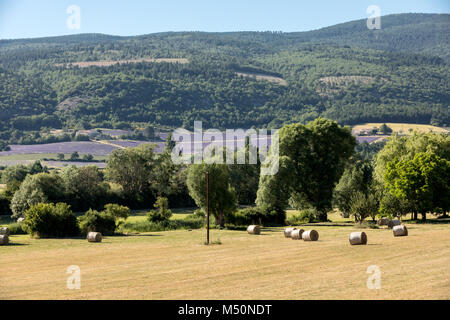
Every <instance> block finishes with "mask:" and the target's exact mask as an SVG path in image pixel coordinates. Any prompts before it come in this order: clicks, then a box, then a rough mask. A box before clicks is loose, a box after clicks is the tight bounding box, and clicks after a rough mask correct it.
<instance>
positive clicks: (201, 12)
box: [0, 0, 450, 39]
mask: <svg viewBox="0 0 450 320" xmlns="http://www.w3.org/2000/svg"><path fill="white" fill-rule="evenodd" d="M70 5H77V6H78V7H79V8H80V9H81V28H80V29H79V30H71V29H69V28H68V27H67V23H66V21H67V19H68V18H69V15H68V14H67V12H66V11H67V8H68V7H69V6H70ZM370 5H377V6H379V7H380V9H381V14H382V15H386V14H392V13H407V12H425V13H449V12H450V1H448V0H395V1H394V0H369V1H366V0H349V1H346V0H333V1H324V0H308V1H303V0H271V1H269V0H220V1H218V0H158V1H156V0H146V1H144V0H128V1H123V0H120V1H119V0H118V1H116V0H109V1H107V0H69V1H67V0H39V1H36V0H0V39H12V38H33V37H43V36H56V35H66V34H74V33H90V32H96V33H106V34H113V35H138V34H147V33H154V32H162V31H242V30H248V31H267V30H272V31H284V32H291V31H307V30H313V29H318V28H321V27H326V26H329V25H333V24H337V23H342V22H347V21H350V20H357V19H362V18H367V17H368V14H367V13H366V9H367V7H368V6H370Z"/></svg>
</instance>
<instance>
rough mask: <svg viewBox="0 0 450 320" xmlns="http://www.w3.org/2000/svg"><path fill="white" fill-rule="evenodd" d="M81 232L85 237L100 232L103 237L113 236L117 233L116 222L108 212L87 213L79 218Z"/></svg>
mask: <svg viewBox="0 0 450 320" xmlns="http://www.w3.org/2000/svg"><path fill="white" fill-rule="evenodd" d="M78 222H79V225H80V230H81V233H82V234H83V235H85V234H88V233H89V232H100V233H101V234H102V235H113V234H114V232H115V231H116V220H115V218H114V216H112V215H111V214H108V213H107V212H104V211H103V212H98V211H95V210H92V209H91V210H89V211H87V212H86V213H85V214H84V215H83V216H81V217H79V218H78Z"/></svg>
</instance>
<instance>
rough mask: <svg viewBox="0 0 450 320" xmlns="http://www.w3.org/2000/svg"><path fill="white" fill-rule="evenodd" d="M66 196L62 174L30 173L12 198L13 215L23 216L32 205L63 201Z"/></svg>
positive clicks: (15, 216)
mask: <svg viewBox="0 0 450 320" xmlns="http://www.w3.org/2000/svg"><path fill="white" fill-rule="evenodd" d="M64 197H65V193H64V185H63V182H62V179H61V177H60V176H58V175H56V174H54V173H52V174H49V173H39V174H36V175H28V176H27V177H26V178H25V180H24V181H23V183H22V184H21V185H20V188H19V190H17V192H16V193H15V194H14V197H13V198H12V200H11V210H12V212H13V217H14V218H20V217H23V216H24V214H25V211H26V210H28V209H29V208H30V207H31V206H32V205H35V204H38V203H57V202H62V201H63V200H64Z"/></svg>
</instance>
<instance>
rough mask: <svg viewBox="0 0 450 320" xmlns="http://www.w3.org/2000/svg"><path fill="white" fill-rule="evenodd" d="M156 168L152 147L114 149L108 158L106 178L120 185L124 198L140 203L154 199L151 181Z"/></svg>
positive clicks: (147, 145)
mask: <svg viewBox="0 0 450 320" xmlns="http://www.w3.org/2000/svg"><path fill="white" fill-rule="evenodd" d="M156 166H157V157H156V154H155V152H154V146H153V145H149V144H144V145H140V146H139V147H137V148H127V149H116V150H114V151H113V152H112V153H111V155H110V156H109V157H108V160H107V167H106V177H107V178H108V179H109V180H110V181H112V182H115V183H118V184H119V185H121V186H122V188H123V191H124V194H125V196H126V197H128V198H130V199H134V200H137V201H138V202H142V201H145V200H149V199H150V200H151V199H153V198H154V197H153V190H152V181H153V178H154V169H155V168H156Z"/></svg>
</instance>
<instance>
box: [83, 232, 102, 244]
mask: <svg viewBox="0 0 450 320" xmlns="http://www.w3.org/2000/svg"><path fill="white" fill-rule="evenodd" d="M102 239H103V237H102V234H101V233H100V232H89V233H88V236H87V240H88V241H89V242H102Z"/></svg>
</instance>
